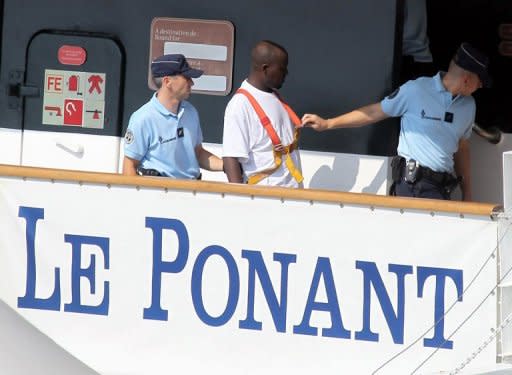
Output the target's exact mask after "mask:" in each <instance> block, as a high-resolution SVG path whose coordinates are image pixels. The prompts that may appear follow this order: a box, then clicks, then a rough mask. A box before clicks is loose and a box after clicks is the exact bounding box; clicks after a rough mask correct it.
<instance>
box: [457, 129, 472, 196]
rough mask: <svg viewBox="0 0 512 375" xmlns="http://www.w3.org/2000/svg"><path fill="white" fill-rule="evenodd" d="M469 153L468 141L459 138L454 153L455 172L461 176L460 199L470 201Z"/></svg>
mask: <svg viewBox="0 0 512 375" xmlns="http://www.w3.org/2000/svg"><path fill="white" fill-rule="evenodd" d="M470 160H471V159H470V153H469V141H468V140H467V139H461V140H460V141H459V149H458V150H457V152H456V153H455V155H454V162H455V173H456V174H457V176H460V177H462V181H461V190H462V200H464V201H471V199H472V198H471V161H470Z"/></svg>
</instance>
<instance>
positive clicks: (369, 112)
mask: <svg viewBox="0 0 512 375" xmlns="http://www.w3.org/2000/svg"><path fill="white" fill-rule="evenodd" d="M388 117H389V115H387V114H386V113H384V111H383V110H382V106H381V104H380V102H379V103H374V104H370V105H367V106H364V107H361V108H358V109H356V110H354V111H352V112H348V113H345V114H344V115H340V116H338V117H334V118H330V119H324V118H322V117H320V116H318V115H313V114H309V113H306V114H305V115H304V116H302V123H303V124H304V126H307V127H311V128H313V129H315V130H317V131H323V130H329V129H336V128H358V127H360V126H365V125H370V124H373V123H375V122H378V121H381V120H384V119H386V118H388Z"/></svg>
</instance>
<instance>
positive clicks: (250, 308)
mask: <svg viewBox="0 0 512 375" xmlns="http://www.w3.org/2000/svg"><path fill="white" fill-rule="evenodd" d="M242 258H245V259H247V260H248V261H249V271H248V273H249V285H248V293H249V294H248V296H247V317H246V318H245V320H241V321H240V323H239V327H240V328H244V329H253V330H258V331H261V326H262V323H261V322H259V321H256V320H255V319H254V292H255V288H256V285H255V284H256V274H258V278H259V280H260V283H261V287H262V288H263V293H264V294H265V299H266V301H267V305H268V307H269V308H270V313H271V314H272V320H273V321H274V326H275V327H276V330H277V332H286V310H287V304H288V266H289V265H290V263H295V262H296V261H297V256H296V255H292V254H281V253H274V261H276V262H279V263H280V264H281V293H280V298H279V301H280V302H279V301H278V300H277V296H276V292H275V290H274V288H273V287H272V282H271V281H270V276H269V274H268V270H267V267H266V266H265V262H264V261H263V257H262V256H261V252H259V251H251V250H242Z"/></svg>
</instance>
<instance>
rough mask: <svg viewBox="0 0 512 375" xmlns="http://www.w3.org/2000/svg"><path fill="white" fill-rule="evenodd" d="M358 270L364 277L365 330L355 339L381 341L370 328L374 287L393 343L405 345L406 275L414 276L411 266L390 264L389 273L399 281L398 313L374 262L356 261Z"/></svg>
mask: <svg viewBox="0 0 512 375" xmlns="http://www.w3.org/2000/svg"><path fill="white" fill-rule="evenodd" d="M356 268H357V269H360V270H361V271H363V275H364V305H363V329H362V330H361V331H359V332H356V334H355V339H356V340H363V341H379V334H378V333H375V332H372V330H371V328H370V324H371V322H370V317H371V290H370V287H371V286H373V289H374V290H375V293H376V294H377V298H378V299H379V303H380V307H381V309H382V312H383V313H384V317H385V318H386V322H387V323H388V327H389V330H390V332H391V336H392V337H393V342H394V343H395V344H403V343H404V305H405V275H407V274H412V272H413V270H412V267H411V266H404V265H399V264H390V265H389V266H388V271H389V272H393V273H395V274H396V279H397V294H398V296H397V311H396V313H395V311H394V310H393V306H392V304H391V300H390V298H389V294H388V293H387V292H386V288H385V287H384V283H383V282H382V278H381V277H380V274H379V270H378V269H377V266H376V265H375V263H373V262H363V261H356Z"/></svg>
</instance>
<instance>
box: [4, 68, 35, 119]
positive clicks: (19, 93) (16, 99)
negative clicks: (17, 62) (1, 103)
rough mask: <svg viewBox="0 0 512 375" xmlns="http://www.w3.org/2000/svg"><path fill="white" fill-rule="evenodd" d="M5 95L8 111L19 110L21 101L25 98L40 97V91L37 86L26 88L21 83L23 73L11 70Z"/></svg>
mask: <svg viewBox="0 0 512 375" xmlns="http://www.w3.org/2000/svg"><path fill="white" fill-rule="evenodd" d="M7 95H8V96H9V99H8V107H9V109H17V110H21V104H22V100H23V98H24V97H25V96H27V97H38V96H40V90H39V87H37V86H26V85H24V83H23V71H21V70H12V71H10V72H9V85H8V91H7Z"/></svg>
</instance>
